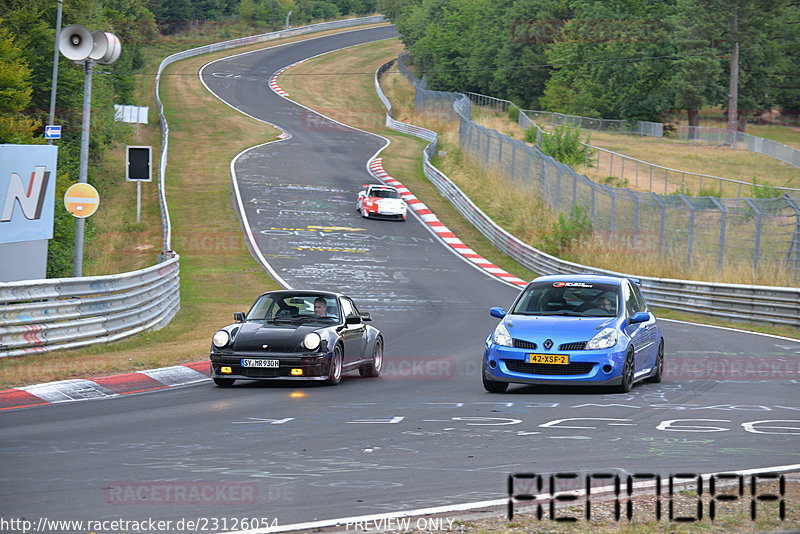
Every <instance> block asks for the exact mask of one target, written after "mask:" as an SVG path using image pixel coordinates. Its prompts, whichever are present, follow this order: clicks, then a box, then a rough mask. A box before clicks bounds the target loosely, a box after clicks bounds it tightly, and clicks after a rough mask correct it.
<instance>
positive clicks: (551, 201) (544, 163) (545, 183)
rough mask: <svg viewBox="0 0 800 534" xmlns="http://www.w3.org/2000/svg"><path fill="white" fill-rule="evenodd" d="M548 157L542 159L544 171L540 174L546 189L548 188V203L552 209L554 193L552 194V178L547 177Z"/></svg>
mask: <svg viewBox="0 0 800 534" xmlns="http://www.w3.org/2000/svg"><path fill="white" fill-rule="evenodd" d="M547 163H548V161H547V159H545V160H544V161H542V172H541V175H540V180H541V181H542V183H543V185H544V187H545V189H546V190H547V203H548V204H549V205H550V209H551V210H552V209H553V195H551V194H550V180H548V179H547Z"/></svg>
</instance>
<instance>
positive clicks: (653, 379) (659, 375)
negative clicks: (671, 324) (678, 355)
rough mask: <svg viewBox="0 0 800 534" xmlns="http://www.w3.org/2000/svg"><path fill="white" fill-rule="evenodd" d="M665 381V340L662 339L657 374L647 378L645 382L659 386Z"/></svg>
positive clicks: (656, 368) (657, 360)
mask: <svg viewBox="0 0 800 534" xmlns="http://www.w3.org/2000/svg"><path fill="white" fill-rule="evenodd" d="M663 379H664V340H663V339H662V340H661V342H659V344H658V353H657V354H656V365H655V372H654V373H653V376H651V377H649V378H647V379H646V380H645V382H649V383H651V384H658V383H659V382H661V380H663Z"/></svg>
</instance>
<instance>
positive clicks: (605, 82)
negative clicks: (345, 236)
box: [378, 0, 800, 128]
mask: <svg viewBox="0 0 800 534" xmlns="http://www.w3.org/2000/svg"><path fill="white" fill-rule="evenodd" d="M378 7H379V9H380V10H381V11H382V12H383V13H385V14H386V15H387V16H389V17H390V18H391V19H392V20H393V21H394V22H395V24H396V25H397V28H398V30H399V31H400V33H401V35H402V40H403V42H404V44H405V45H406V48H407V49H408V50H409V51H410V52H411V54H412V57H413V62H414V65H415V67H416V68H417V69H418V71H419V73H420V74H425V75H426V76H427V79H428V82H429V86H430V87H431V88H432V89H437V90H457V91H475V92H481V93H485V94H489V95H492V96H496V97H500V98H506V99H509V100H512V101H514V102H516V103H518V104H520V105H522V106H524V107H528V108H539V109H547V110H550V111H559V112H563V113H573V114H582V115H592V116H601V117H604V118H613V119H620V118H621V119H645V120H653V121H657V120H659V119H661V118H663V117H664V116H665V114H668V113H671V112H679V111H683V110H688V111H689V116H690V120H696V117H697V110H699V109H700V108H701V107H703V106H710V105H711V106H722V107H723V108H725V109H727V106H728V96H729V92H730V91H729V81H730V79H731V72H735V70H734V71H732V70H731V67H732V64H735V65H734V66H735V67H738V84H737V88H738V91H737V96H738V110H739V116H740V117H741V118H743V119H746V118H748V117H752V116H753V115H754V114H756V113H761V112H763V111H764V110H767V109H771V108H773V107H775V106H780V107H781V108H782V109H784V110H787V111H789V110H796V109H797V108H799V107H800V90H798V89H797V87H798V83H797V82H798V81H799V79H800V68H798V62H797V61H796V60H797V50H798V49H799V48H798V45H800V42H798V41H800V32H798V26H800V24H799V23H800V5H799V4H798V3H797V2H796V1H793V0H665V1H661V2H653V1H649V0H495V1H488V0H409V1H406V0H402V1H401V0H380V2H379V4H378ZM734 43H738V48H739V57H738V61H735V59H736V56H735V55H734V54H732V53H731V51H732V49H733V46H734ZM744 125H745V124H744V121H743V120H742V121H740V123H739V126H740V128H743V127H744Z"/></svg>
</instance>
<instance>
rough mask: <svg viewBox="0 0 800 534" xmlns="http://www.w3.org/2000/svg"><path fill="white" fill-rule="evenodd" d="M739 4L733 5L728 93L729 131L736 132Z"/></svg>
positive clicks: (737, 116)
mask: <svg viewBox="0 0 800 534" xmlns="http://www.w3.org/2000/svg"><path fill="white" fill-rule="evenodd" d="M738 10H739V2H738V1H735V2H734V3H733V15H732V16H731V83H730V89H729V92H728V130H736V128H737V126H738V123H739V36H738V35H737V27H738V23H739V20H738Z"/></svg>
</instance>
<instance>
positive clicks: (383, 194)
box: [370, 189, 400, 198]
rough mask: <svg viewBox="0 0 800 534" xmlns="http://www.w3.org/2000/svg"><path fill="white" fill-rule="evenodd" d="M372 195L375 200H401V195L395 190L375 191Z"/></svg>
mask: <svg viewBox="0 0 800 534" xmlns="http://www.w3.org/2000/svg"><path fill="white" fill-rule="evenodd" d="M370 195H371V196H372V197H373V198H375V197H377V198H400V194H399V193H398V192H397V191H396V190H394V189H373V190H372V191H371V192H370Z"/></svg>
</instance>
